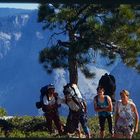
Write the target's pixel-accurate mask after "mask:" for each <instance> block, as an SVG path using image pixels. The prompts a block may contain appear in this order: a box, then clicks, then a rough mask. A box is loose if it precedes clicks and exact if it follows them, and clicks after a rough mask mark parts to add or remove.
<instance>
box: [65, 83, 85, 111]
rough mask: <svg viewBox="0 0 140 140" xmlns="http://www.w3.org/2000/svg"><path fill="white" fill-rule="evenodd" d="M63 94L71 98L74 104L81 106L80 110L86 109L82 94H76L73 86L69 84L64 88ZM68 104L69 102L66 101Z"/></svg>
mask: <svg viewBox="0 0 140 140" xmlns="http://www.w3.org/2000/svg"><path fill="white" fill-rule="evenodd" d="M63 93H64V95H65V96H70V97H71V98H72V100H73V101H74V103H75V104H76V105H78V106H79V108H80V110H83V109H84V110H85V109H86V102H85V100H84V99H83V98H81V97H82V96H81V94H80V93H79V92H78V94H77V92H76V89H75V88H74V87H73V86H72V85H71V84H69V83H68V84H67V85H65V86H64V89H63ZM66 104H67V100H66Z"/></svg>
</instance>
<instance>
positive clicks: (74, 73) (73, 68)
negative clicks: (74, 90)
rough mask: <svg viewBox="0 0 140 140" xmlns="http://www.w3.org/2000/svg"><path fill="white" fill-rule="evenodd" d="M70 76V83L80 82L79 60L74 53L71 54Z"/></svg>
mask: <svg viewBox="0 0 140 140" xmlns="http://www.w3.org/2000/svg"><path fill="white" fill-rule="evenodd" d="M69 78H70V83H75V84H77V83H78V70H77V60H76V56H74V55H73V54H71V55H69Z"/></svg>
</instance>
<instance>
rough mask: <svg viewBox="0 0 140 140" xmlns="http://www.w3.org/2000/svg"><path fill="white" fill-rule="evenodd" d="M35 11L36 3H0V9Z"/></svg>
mask: <svg viewBox="0 0 140 140" xmlns="http://www.w3.org/2000/svg"><path fill="white" fill-rule="evenodd" d="M7 7H8V8H18V9H37V8H38V4H37V3H0V8H7Z"/></svg>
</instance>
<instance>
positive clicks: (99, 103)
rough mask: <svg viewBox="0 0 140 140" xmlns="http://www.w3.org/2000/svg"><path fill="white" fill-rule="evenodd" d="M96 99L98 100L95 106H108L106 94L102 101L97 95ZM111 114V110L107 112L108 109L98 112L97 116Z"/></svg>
mask: <svg viewBox="0 0 140 140" xmlns="http://www.w3.org/2000/svg"><path fill="white" fill-rule="evenodd" d="M97 100H98V101H97V106H98V107H101V108H105V107H107V106H108V101H107V96H105V97H104V102H100V101H99V98H98V97H97ZM111 114H112V112H109V111H102V112H98V115H99V116H104V117H107V116H109V115H111Z"/></svg>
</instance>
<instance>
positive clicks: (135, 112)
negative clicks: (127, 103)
mask: <svg viewBox="0 0 140 140" xmlns="http://www.w3.org/2000/svg"><path fill="white" fill-rule="evenodd" d="M131 108H132V111H133V112H134V114H135V129H134V130H135V132H136V133H137V132H138V128H139V126H138V125H139V114H138V111H137V108H136V105H135V104H131Z"/></svg>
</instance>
